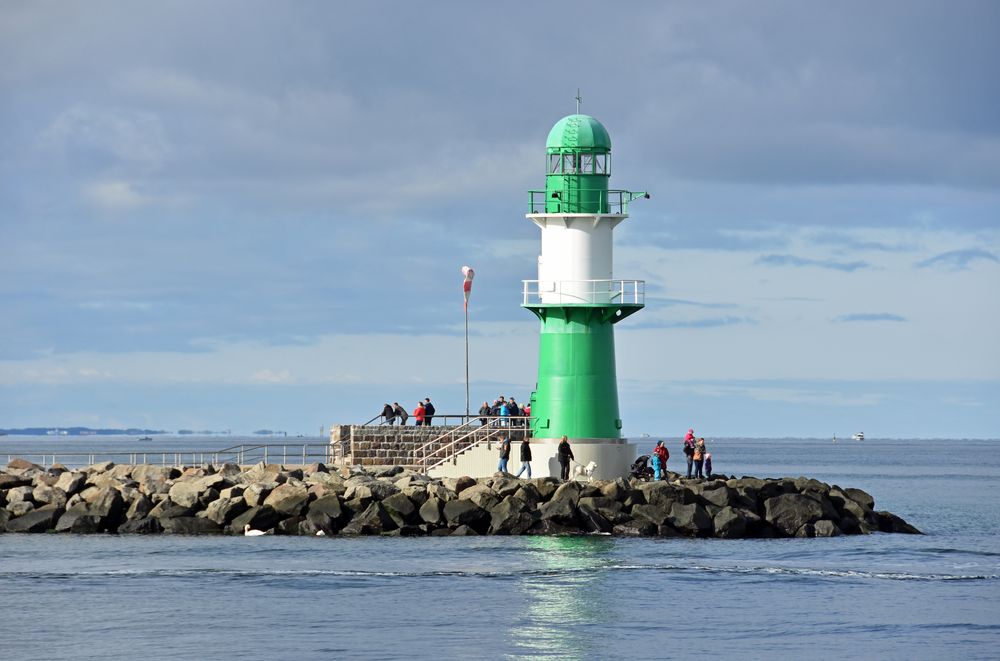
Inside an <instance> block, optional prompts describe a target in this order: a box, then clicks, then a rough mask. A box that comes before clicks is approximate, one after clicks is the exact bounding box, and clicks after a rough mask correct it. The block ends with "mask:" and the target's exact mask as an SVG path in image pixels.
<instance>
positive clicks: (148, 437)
mask: <svg viewBox="0 0 1000 661" xmlns="http://www.w3.org/2000/svg"><path fill="white" fill-rule="evenodd" d="M139 440H140V441H151V440H153V437H152V436H142V437H140V438H139Z"/></svg>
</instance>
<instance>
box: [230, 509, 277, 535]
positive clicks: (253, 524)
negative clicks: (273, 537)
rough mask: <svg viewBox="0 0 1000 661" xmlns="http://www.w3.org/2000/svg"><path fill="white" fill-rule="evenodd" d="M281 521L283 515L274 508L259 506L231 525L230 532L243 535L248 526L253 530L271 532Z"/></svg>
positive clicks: (243, 514)
mask: <svg viewBox="0 0 1000 661" xmlns="http://www.w3.org/2000/svg"><path fill="white" fill-rule="evenodd" d="M279 521H281V515H280V514H278V513H277V512H276V511H274V509H273V508H270V507H266V506H263V505H259V506H257V507H251V508H250V509H248V510H247V511H246V512H243V513H242V514H240V515H239V516H237V517H236V518H234V519H233V520H232V521H231V522H230V523H229V530H230V532H233V533H235V534H237V535H242V534H243V529H244V527H245V526H246V525H247V524H250V528H251V529H253V530H264V531H267V530H271V529H272V528H274V526H276V525H278V522H279Z"/></svg>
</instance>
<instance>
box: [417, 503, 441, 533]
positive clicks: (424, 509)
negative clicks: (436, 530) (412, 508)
mask: <svg viewBox="0 0 1000 661" xmlns="http://www.w3.org/2000/svg"><path fill="white" fill-rule="evenodd" d="M443 507H444V503H443V502H442V501H441V500H439V499H438V498H437V497H435V496H431V497H430V498H428V499H427V500H426V501H424V504H423V505H421V506H420V510H419V514H420V519H421V520H422V521H423V522H424V523H428V524H430V525H434V526H439V525H442V524H443V523H445V520H444V516H443V514H442V511H441V510H442V508H443Z"/></svg>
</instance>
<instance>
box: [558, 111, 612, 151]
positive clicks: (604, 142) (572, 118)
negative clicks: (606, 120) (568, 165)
mask: <svg viewBox="0 0 1000 661" xmlns="http://www.w3.org/2000/svg"><path fill="white" fill-rule="evenodd" d="M545 147H546V149H547V150H548V152H549V153H550V154H551V153H555V152H558V151H562V152H566V151H589V152H596V153H607V152H610V151H611V136H609V135H608V130H607V129H606V128H604V124H601V123H600V122H599V121H597V120H596V119H594V118H593V117H591V116H590V115H579V114H577V115H568V116H566V117H563V118H562V119H560V120H559V121H558V122H556V125H555V126H553V127H552V130H551V131H549V137H548V140H546V142H545Z"/></svg>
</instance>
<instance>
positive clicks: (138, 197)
mask: <svg viewBox="0 0 1000 661" xmlns="http://www.w3.org/2000/svg"><path fill="white" fill-rule="evenodd" d="M84 196H85V197H86V198H87V200H89V201H90V203H91V204H93V205H94V206H96V207H98V208H100V209H103V210H106V211H131V210H133V209H138V208H139V207H141V206H144V205H146V204H149V202H150V200H149V198H147V197H146V196H144V195H142V194H141V193H139V192H138V191H136V190H135V188H133V187H132V184H130V183H128V182H127V181H98V182H94V183H91V184H87V185H86V186H85V187H84Z"/></svg>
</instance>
